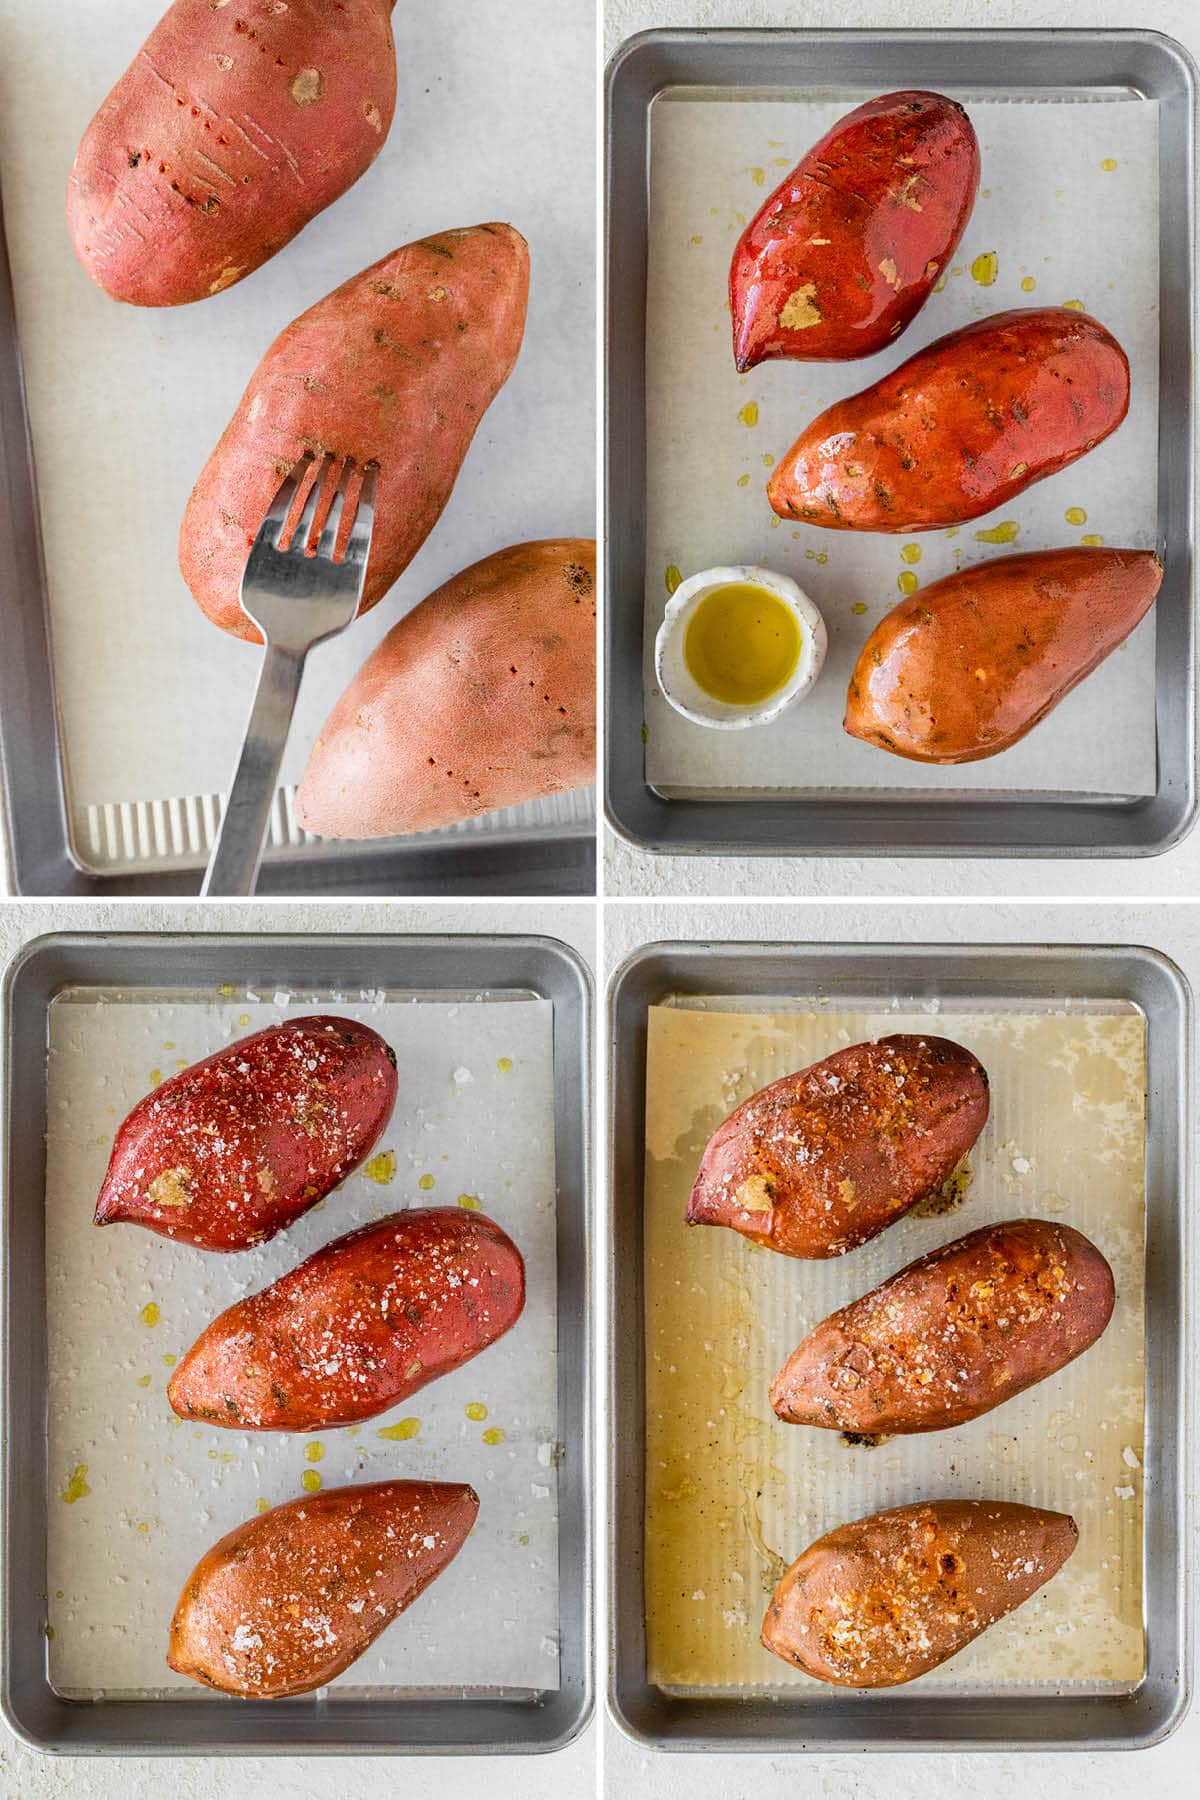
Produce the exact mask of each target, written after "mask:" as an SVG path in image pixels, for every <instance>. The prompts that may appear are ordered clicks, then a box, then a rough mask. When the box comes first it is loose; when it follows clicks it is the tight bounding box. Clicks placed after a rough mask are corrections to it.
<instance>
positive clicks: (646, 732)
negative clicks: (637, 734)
mask: <svg viewBox="0 0 1200 1800" xmlns="http://www.w3.org/2000/svg"><path fill="white" fill-rule="evenodd" d="M642 742H643V744H648V743H649V742H650V728H649V726H648V725H647V724H646V721H645V719H643V720H642Z"/></svg>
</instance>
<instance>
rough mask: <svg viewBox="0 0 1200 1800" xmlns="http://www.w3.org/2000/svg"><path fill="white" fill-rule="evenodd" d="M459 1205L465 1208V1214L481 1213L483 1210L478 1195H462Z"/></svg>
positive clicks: (459, 1197) (459, 1198)
mask: <svg viewBox="0 0 1200 1800" xmlns="http://www.w3.org/2000/svg"><path fill="white" fill-rule="evenodd" d="M458 1204H459V1205H460V1206H461V1207H462V1208H463V1210H464V1212H480V1211H481V1210H482V1209H481V1207H480V1204H479V1195H478V1194H460V1195H459V1196H458Z"/></svg>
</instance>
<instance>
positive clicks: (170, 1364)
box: [163, 1350, 179, 1369]
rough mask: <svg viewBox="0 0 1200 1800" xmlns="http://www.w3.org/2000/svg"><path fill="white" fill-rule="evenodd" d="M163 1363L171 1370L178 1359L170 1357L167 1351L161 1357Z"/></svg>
mask: <svg viewBox="0 0 1200 1800" xmlns="http://www.w3.org/2000/svg"><path fill="white" fill-rule="evenodd" d="M163 1361H164V1363H166V1365H167V1367H168V1369H173V1368H174V1367H175V1364H176V1363H177V1362H178V1361H179V1358H178V1357H177V1356H172V1354H171V1352H170V1351H169V1350H168V1351H167V1353H166V1355H165V1356H164V1357H163Z"/></svg>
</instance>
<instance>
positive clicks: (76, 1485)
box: [62, 1463, 92, 1506]
mask: <svg viewBox="0 0 1200 1800" xmlns="http://www.w3.org/2000/svg"><path fill="white" fill-rule="evenodd" d="M87 1472H88V1466H87V1464H86V1463H77V1464H76V1465H75V1473H74V1474H73V1475H72V1476H71V1479H70V1481H68V1483H67V1485H66V1487H65V1488H64V1489H63V1491H62V1497H63V1499H64V1500H65V1501H66V1503H67V1505H68V1506H74V1504H75V1502H76V1501H77V1500H86V1498H87V1496H88V1495H89V1494H90V1493H91V1491H92V1490H91V1488H90V1487H89V1486H88V1484H87Z"/></svg>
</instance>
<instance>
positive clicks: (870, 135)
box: [729, 91, 979, 371]
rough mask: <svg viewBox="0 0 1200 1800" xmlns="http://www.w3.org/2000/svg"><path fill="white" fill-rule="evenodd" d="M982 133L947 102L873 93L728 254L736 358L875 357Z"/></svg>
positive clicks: (959, 222) (916, 287)
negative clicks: (873, 96) (874, 98)
mask: <svg viewBox="0 0 1200 1800" xmlns="http://www.w3.org/2000/svg"><path fill="white" fill-rule="evenodd" d="M978 186H979V145H978V143H977V142H976V139H975V133H974V131H973V130H972V128H971V121H970V120H969V119H968V117H967V115H966V113H965V112H964V111H963V109H962V107H961V106H960V105H959V104H958V102H957V101H956V100H947V99H945V98H944V96H943V95H941V94H929V93H922V92H919V91H907V92H904V93H898V94H882V95H881V96H880V97H879V98H878V99H876V100H868V102H867V103H866V105H865V106H859V107H856V108H855V110H854V111H853V112H851V113H847V115H846V117H845V118H844V119H839V120H838V122H837V124H836V125H835V126H834V127H833V129H832V131H829V132H827V133H826V135H825V136H824V137H823V138H822V139H821V141H820V143H818V144H814V145H813V148H812V149H811V150H810V151H809V152H808V154H807V155H806V156H804V157H803V158H802V159H801V161H800V162H799V163H798V164H797V165H796V167H795V168H794V169H793V170H792V172H791V174H790V175H786V176H785V177H784V179H783V180H782V181H781V182H780V184H779V186H778V187H777V188H776V189H775V192H774V193H773V194H772V195H771V197H770V198H769V199H768V200H766V201H764V203H763V205H762V206H761V207H760V208H759V210H758V212H757V214H756V215H755V217H754V218H753V219H752V220H751V221H750V223H749V225H747V227H746V229H745V231H743V233H742V235H741V237H740V238H739V240H738V246H737V249H736V250H735V251H734V253H733V264H732V267H731V268H730V272H729V299H730V308H731V311H732V313H733V354H734V360H735V362H736V363H737V366H738V369H739V370H741V371H745V370H746V369H752V368H753V367H754V366H755V364H756V363H760V362H765V361H766V360H767V359H768V358H769V357H775V356H787V357H797V358H800V359H801V360H803V361H806V362H842V361H846V360H848V359H849V358H851V357H855V356H872V355H874V353H875V352H876V351H877V350H883V349H885V348H886V346H887V345H888V344H889V343H890V342H891V341H892V340H893V339H894V338H896V337H898V336H899V335H900V333H901V332H902V331H903V330H904V329H905V327H906V326H907V325H909V324H910V323H911V322H912V320H913V319H914V318H915V316H916V314H917V313H918V312H919V311H920V309H921V307H922V306H924V304H925V302H926V300H927V299H928V297H929V294H930V291H931V289H932V287H933V284H934V282H935V281H936V280H937V278H938V273H939V271H940V270H941V269H942V268H943V267H944V265H945V264H946V263H947V262H948V261H949V259H950V257H951V256H952V255H953V254H954V249H955V246H956V245H957V243H958V241H959V239H960V238H961V236H962V234H963V229H964V227H965V225H966V223H967V220H968V218H969V217H970V214H971V208H972V206H973V205H974V204H975V191H976V189H977V188H978Z"/></svg>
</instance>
